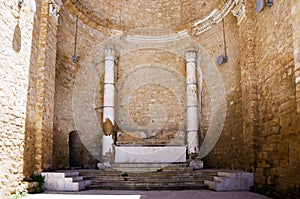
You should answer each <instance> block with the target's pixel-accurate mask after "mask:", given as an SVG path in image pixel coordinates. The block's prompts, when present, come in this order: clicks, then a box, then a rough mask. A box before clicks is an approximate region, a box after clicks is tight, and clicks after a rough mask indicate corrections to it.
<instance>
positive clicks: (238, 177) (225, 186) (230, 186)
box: [204, 171, 254, 191]
mask: <svg viewBox="0 0 300 199" xmlns="http://www.w3.org/2000/svg"><path fill="white" fill-rule="evenodd" d="M204 184H206V185H208V186H209V189H211V190H215V191H248V190H249V189H250V187H251V186H253V184H254V174H253V173H248V172H244V171H219V172H218V175H217V176H214V177H213V180H205V181H204Z"/></svg>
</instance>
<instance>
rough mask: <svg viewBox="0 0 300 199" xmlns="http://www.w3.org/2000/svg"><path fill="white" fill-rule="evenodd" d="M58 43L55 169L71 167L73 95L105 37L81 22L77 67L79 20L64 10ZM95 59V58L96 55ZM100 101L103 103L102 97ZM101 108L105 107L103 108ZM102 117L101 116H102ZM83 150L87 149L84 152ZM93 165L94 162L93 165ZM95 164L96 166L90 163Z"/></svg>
mask: <svg viewBox="0 0 300 199" xmlns="http://www.w3.org/2000/svg"><path fill="white" fill-rule="evenodd" d="M60 15H61V16H60V19H59V26H58V35H57V38H58V41H57V60H56V78H55V79H56V80H55V85H56V86H55V101H54V104H55V108H54V109H55V110H54V112H55V113H54V115H55V117H54V133H53V136H54V137H53V140H54V141H53V142H54V149H55V150H54V152H53V153H54V154H53V155H54V165H55V167H56V168H68V167H69V133H71V132H72V131H74V130H77V128H76V126H75V123H74V119H73V113H72V95H73V86H74V81H75V78H76V75H77V73H78V71H79V70H80V68H81V67H85V66H84V65H82V62H83V61H84V60H85V58H86V57H87V56H88V54H89V52H91V51H92V50H93V49H94V48H95V46H96V45H97V44H99V43H101V42H102V41H103V40H104V39H105V38H106V37H105V36H104V34H103V33H101V32H99V31H97V30H95V29H92V28H90V27H88V26H87V25H85V24H84V23H83V22H82V21H81V20H80V19H79V21H78V37H77V38H78V39H77V50H76V55H77V60H78V61H77V63H73V62H72V56H73V54H74V45H75V26H76V25H75V23H76V17H74V16H72V15H70V13H69V11H68V10H66V9H65V8H64V7H63V8H62V10H61V11H60ZM95 56H96V55H95ZM97 99H98V100H100V102H99V103H100V104H101V99H100V98H99V96H98V97H97ZM101 106H102V105H101ZM99 115H101V114H99ZM83 150H84V149H83ZM84 151H85V152H84V154H85V155H83V156H84V157H83V159H85V161H82V166H88V165H89V161H92V160H90V159H91V157H90V158H89V155H88V152H87V151H86V150H84ZM92 162H93V161H92ZM91 164H94V163H91Z"/></svg>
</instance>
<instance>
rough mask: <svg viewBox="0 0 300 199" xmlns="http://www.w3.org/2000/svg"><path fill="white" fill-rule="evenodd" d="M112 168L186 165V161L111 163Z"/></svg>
mask: <svg viewBox="0 0 300 199" xmlns="http://www.w3.org/2000/svg"><path fill="white" fill-rule="evenodd" d="M111 166H112V168H124V167H125V168H140V167H141V168H167V167H172V168H173V167H176V168H178V167H179V168H181V167H187V165H186V163H179V164H174V163H172V164H170V163H113V164H111Z"/></svg>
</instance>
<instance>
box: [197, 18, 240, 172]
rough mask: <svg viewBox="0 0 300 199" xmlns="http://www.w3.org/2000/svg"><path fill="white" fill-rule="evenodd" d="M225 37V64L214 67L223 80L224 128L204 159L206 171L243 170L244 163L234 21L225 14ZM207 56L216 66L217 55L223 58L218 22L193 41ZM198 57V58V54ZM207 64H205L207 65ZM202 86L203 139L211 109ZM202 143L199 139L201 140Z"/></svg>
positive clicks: (205, 87) (211, 106)
mask: <svg viewBox="0 0 300 199" xmlns="http://www.w3.org/2000/svg"><path fill="white" fill-rule="evenodd" d="M224 25H225V36H226V44H227V54H228V58H229V60H228V62H227V63H225V64H222V65H219V66H217V67H218V68H217V69H218V70H219V72H220V74H221V77H222V81H223V85H224V88H225V91H226V102H227V111H226V119H225V123H224V127H223V130H222V133H221V136H220V138H219V140H218V142H217V144H216V145H215V147H214V148H213V150H212V151H211V152H210V153H209V155H208V156H207V157H206V158H205V159H204V161H205V167H207V168H233V169H243V168H245V164H244V149H243V146H242V145H241V140H243V133H242V111H241V109H242V99H241V88H240V81H241V77H240V68H239V67H238V66H239V64H240V57H241V56H242V55H241V53H240V52H241V51H239V50H237V49H238V48H239V40H238V39H237V37H236V35H237V34H238V27H237V22H236V18H235V17H234V16H232V15H228V16H227V17H226V18H225V19H224ZM195 40H197V41H198V42H199V43H200V44H201V45H202V46H203V47H204V48H205V49H206V50H207V51H208V52H209V54H210V56H211V57H210V59H211V60H212V61H213V62H215V63H216V61H217V57H218V56H219V55H222V54H223V55H224V39H223V31H222V22H221V23H219V24H216V25H215V26H214V27H213V28H212V29H210V30H209V31H207V32H205V33H203V34H201V35H200V36H198V37H197V38H195ZM200 56H201V55H200ZM207 64H208V63H207ZM206 78H208V77H204V87H203V110H202V114H203V120H202V122H201V125H202V128H203V134H204V136H205V135H206V133H207V130H208V128H209V127H210V125H215V124H212V123H211V117H212V115H211V113H212V112H211V111H212V108H213V107H214V106H215V105H214V104H212V103H211V97H210V93H209V88H208V87H207V85H206V83H205V79H206ZM202 141H203V138H202Z"/></svg>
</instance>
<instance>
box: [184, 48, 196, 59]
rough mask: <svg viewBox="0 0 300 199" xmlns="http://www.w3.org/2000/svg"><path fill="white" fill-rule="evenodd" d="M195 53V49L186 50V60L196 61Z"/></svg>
mask: <svg viewBox="0 0 300 199" xmlns="http://www.w3.org/2000/svg"><path fill="white" fill-rule="evenodd" d="M196 53H197V51H195V50H187V51H186V54H185V57H186V61H188V62H189V61H196Z"/></svg>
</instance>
